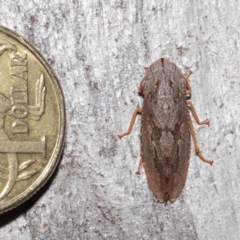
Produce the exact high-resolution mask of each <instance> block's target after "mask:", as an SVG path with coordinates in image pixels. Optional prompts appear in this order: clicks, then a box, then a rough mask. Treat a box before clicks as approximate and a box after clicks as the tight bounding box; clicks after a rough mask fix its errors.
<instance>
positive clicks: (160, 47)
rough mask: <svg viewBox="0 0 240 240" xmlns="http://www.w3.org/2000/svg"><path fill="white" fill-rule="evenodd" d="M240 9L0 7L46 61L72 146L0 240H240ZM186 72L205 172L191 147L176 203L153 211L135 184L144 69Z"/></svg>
mask: <svg viewBox="0 0 240 240" xmlns="http://www.w3.org/2000/svg"><path fill="white" fill-rule="evenodd" d="M239 8H240V5H239V3H238V1H234V0H230V1H207V0H204V1H174V3H169V1H157V0H153V1H143V0H141V1H126V0H115V1H114V0H112V1H109V0H105V1H96V0H93V1H87V0H83V1H73V0H69V1H66V0H61V1H57V0H56V1H49V2H48V1H45V2H44V1H27V2H26V1H22V0H20V1H1V3H0V24H1V25H3V26H6V27H8V28H11V29H13V30H16V31H17V32H18V33H19V34H21V35H22V36H24V37H25V38H26V39H27V40H29V41H30V42H31V43H32V44H33V45H35V46H36V47H37V48H38V49H39V50H40V51H41V52H42V54H43V55H44V56H45V57H46V59H48V61H49V62H50V64H51V66H52V68H53V69H54V70H55V72H56V74H57V75H58V77H59V81H60V83H61V85H62V87H63V91H64V94H65V99H66V108H67V126H68V127H67V137H66V144H65V149H64V153H63V156H62V159H61V162H60V164H59V167H58V169H57V171H56V173H55V174H54V176H53V177H52V178H51V180H50V181H49V182H48V184H47V185H46V186H45V187H44V188H43V189H41V190H40V191H39V192H38V193H37V194H36V195H35V196H34V197H33V198H31V199H30V200H29V201H27V202H26V203H25V204H23V205H21V206H20V207H18V208H17V209H15V210H12V211H10V212H8V213H5V214H3V215H1V216H0V227H1V228H0V238H1V239H6V240H10V239H23V240H28V239H53V240H54V239H228V240H229V239H238V238H239V235H240V227H239V226H240V201H239V199H240V161H239V158H240V136H239V133H240V124H239V119H240V71H239V67H240V64H239V59H240V52H239V47H240V26H239V25H240V16H239V10H240V9H239ZM162 56H164V57H167V58H169V59H170V60H171V61H173V62H174V63H175V64H176V65H178V66H179V67H181V69H182V71H183V72H184V73H186V72H187V69H191V70H192V71H193V72H194V75H192V76H191V78H190V82H191V85H192V90H193V94H192V102H193V103H194V104H195V108H196V110H197V112H198V114H199V117H200V118H201V119H202V120H204V119H205V118H210V119H211V126H210V128H208V127H205V126H202V127H198V126H196V132H197V138H198V142H199V145H200V146H201V150H202V152H203V153H204V155H205V156H206V157H208V158H211V159H213V160H214V165H213V166H212V167H210V166H209V165H208V164H204V163H203V162H202V161H200V160H199V159H198V158H197V157H196V156H195V153H194V150H193V148H192V152H191V163H190V168H189V174H188V178H187V182H186V186H185V188H184V190H183V192H182V194H181V195H180V197H179V199H178V200H177V201H176V202H175V203H174V204H168V205H167V206H164V205H161V204H159V202H157V200H156V199H155V198H154V196H153V194H152V192H151V191H150V189H149V187H148V185H147V182H146V177H145V175H144V173H143V174H142V175H141V176H137V175H135V174H134V172H135V170H136V168H137V164H138V160H139V153H140V146H139V124H140V121H139V120H138V121H137V124H136V125H135V127H134V131H133V133H132V135H130V136H128V137H125V138H124V139H122V140H119V139H118V138H117V134H118V133H121V132H123V131H124V130H126V128H127V126H128V124H129V121H130V118H131V115H132V112H133V111H134V109H135V108H136V106H137V105H141V102H142V99H141V98H140V97H139V96H138V95H137V89H138V85H139V83H140V81H141V78H142V77H143V74H144V69H143V67H144V66H148V65H149V64H151V63H152V62H153V61H155V60H156V59H158V58H159V57H162Z"/></svg>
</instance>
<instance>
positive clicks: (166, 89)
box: [118, 58, 213, 204]
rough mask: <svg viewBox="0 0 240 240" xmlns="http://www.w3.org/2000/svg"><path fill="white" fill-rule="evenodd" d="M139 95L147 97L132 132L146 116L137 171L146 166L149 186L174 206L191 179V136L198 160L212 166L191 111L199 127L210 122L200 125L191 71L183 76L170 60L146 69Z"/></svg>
mask: <svg viewBox="0 0 240 240" xmlns="http://www.w3.org/2000/svg"><path fill="white" fill-rule="evenodd" d="M145 70H146V75H145V77H144V78H143V80H142V81H141V84H140V87H139V93H140V94H142V95H143V97H144V101H143V106H142V108H137V109H136V110H135V111H134V114H133V116H132V120H131V123H130V126H129V128H128V131H127V132H125V133H123V134H120V135H118V136H119V138H122V137H123V136H125V135H127V134H130V133H131V131H132V127H133V125H134V122H135V119H136V116H137V114H141V115H142V124H141V158H140V162H139V166H138V169H137V172H136V173H137V174H140V168H141V165H143V167H144V170H145V173H146V177H147V180H148V184H149V186H150V188H151V190H152V191H153V193H154V195H155V196H156V198H157V199H158V200H159V201H160V202H161V203H165V204H166V203H167V202H168V201H170V202H174V201H175V200H176V199H177V198H178V196H179V194H180V193H181V191H182V189H183V187H184V185H185V182H186V177H187V172H188V166H189V159H190V147H191V144H190V142H191V141H190V135H192V138H193V142H194V147H195V151H196V154H197V156H198V157H199V158H200V159H201V160H202V161H204V162H206V163H209V164H211V165H212V163H213V161H211V160H207V159H206V158H205V157H204V156H203V155H202V154H201V152H200V149H199V147H198V144H197V140H196V136H195V131H194V128H193V124H192V120H191V118H190V115H189V110H191V112H192V115H193V117H194V119H195V120H196V122H197V124H199V125H202V124H206V125H209V120H205V121H202V122H201V121H200V120H199V118H198V116H197V114H196V111H195V109H194V107H193V104H192V102H191V101H189V100H187V99H189V98H190V97H191V86H190V84H189V82H188V78H189V76H190V75H191V74H192V72H191V71H190V72H189V73H188V75H187V76H183V74H182V73H181V71H180V70H179V68H178V67H177V66H176V65H175V64H174V63H172V62H170V61H169V60H167V59H165V58H160V59H159V60H157V61H156V62H154V63H153V64H152V65H151V66H150V67H148V68H145Z"/></svg>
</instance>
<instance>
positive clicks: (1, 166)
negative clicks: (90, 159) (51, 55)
mask: <svg viewBox="0 0 240 240" xmlns="http://www.w3.org/2000/svg"><path fill="white" fill-rule="evenodd" d="M64 135H65V107H64V98H63V94H62V90H61V87H60V85H59V83H58V80H57V77H56V75H55V74H54V72H53V71H52V70H51V68H50V66H49V65H48V64H47V62H46V61H45V59H44V58H43V57H42V56H41V54H40V53H39V52H38V51H37V50H36V49H35V48H34V47H33V46H31V44H29V43H28V42H27V41H26V40H24V39H23V38H22V37H20V36H19V35H18V34H16V33H14V32H12V31H11V30H9V29H6V28H4V27H1V26H0V213H2V212H5V211H7V210H10V209H12V208H14V207H16V206H18V205H19V204H21V203H22V202H24V201H26V200H27V199H28V198H30V197H31V196H32V195H33V194H34V193H35V192H36V191H38V190H39V189H40V188H41V187H42V186H43V185H44V184H45V183H46V181H47V180H48V179H49V177H50V176H51V174H52V173H53V171H54V169H55V168H56V166H57V164H58V161H59V158H60V154H61V151H62V148H63V141H64Z"/></svg>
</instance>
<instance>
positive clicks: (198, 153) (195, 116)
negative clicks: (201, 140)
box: [187, 101, 213, 165]
mask: <svg viewBox="0 0 240 240" xmlns="http://www.w3.org/2000/svg"><path fill="white" fill-rule="evenodd" d="M187 104H188V107H189V109H190V110H191V112H192V114H193V117H194V119H195V120H196V122H197V124H198V125H202V124H206V125H208V126H209V120H205V121H202V122H201V121H200V120H199V118H198V115H197V113H196V111H195V109H194V107H193V104H192V103H191V102H190V101H187ZM189 127H190V132H191V135H192V138H193V143H194V147H195V151H196V155H197V156H198V157H199V158H200V159H201V160H202V161H203V162H206V163H209V164H211V165H212V164H213V161H212V160H207V159H206V158H205V157H204V156H203V155H202V153H201V151H200V149H199V147H198V143H197V138H196V133H195V130H194V127H193V123H192V119H191V118H189Z"/></svg>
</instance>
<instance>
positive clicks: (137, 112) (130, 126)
mask: <svg viewBox="0 0 240 240" xmlns="http://www.w3.org/2000/svg"><path fill="white" fill-rule="evenodd" d="M141 113H142V108H136V109H135V111H134V113H133V116H132V120H131V122H130V125H129V127H128V130H127V132H125V133H122V134H118V137H119V138H120V139H121V138H122V137H124V136H126V135H128V134H130V133H131V131H132V128H133V125H134V123H135V120H136V117H137V115H138V114H141Z"/></svg>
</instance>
